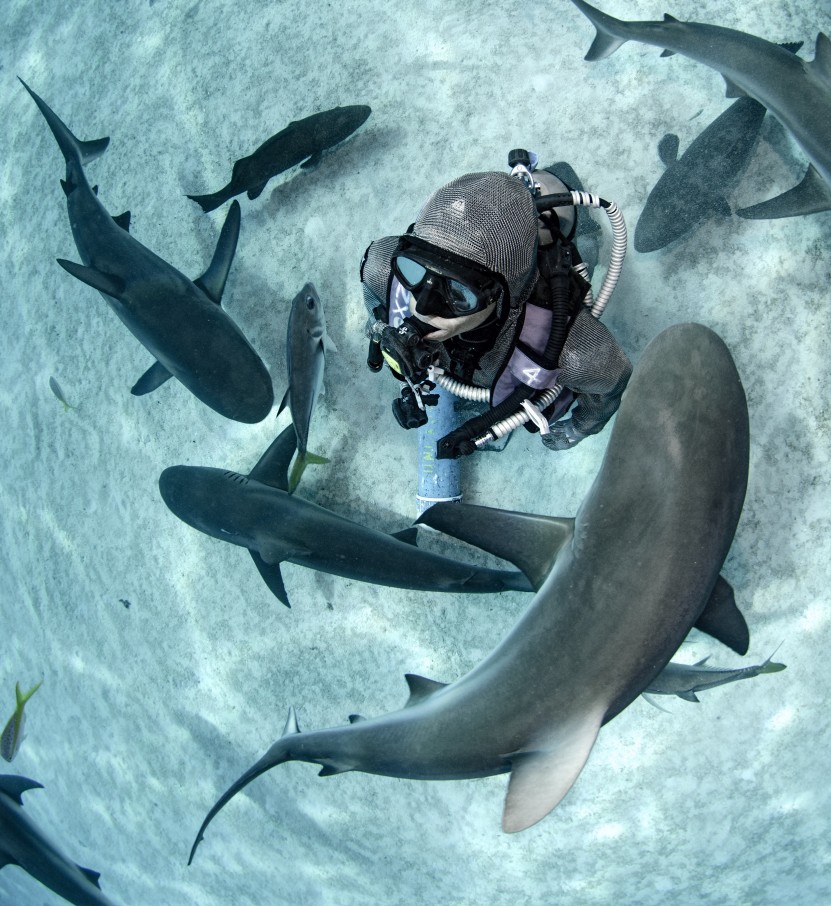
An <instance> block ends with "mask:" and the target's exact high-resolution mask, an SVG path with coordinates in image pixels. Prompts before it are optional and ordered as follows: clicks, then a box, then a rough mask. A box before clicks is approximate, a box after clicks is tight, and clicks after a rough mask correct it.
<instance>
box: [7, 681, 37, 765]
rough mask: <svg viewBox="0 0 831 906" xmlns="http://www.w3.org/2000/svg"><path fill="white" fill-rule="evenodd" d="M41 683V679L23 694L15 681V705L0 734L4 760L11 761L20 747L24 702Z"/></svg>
mask: <svg viewBox="0 0 831 906" xmlns="http://www.w3.org/2000/svg"><path fill="white" fill-rule="evenodd" d="M42 684H43V680H41V681H40V682H39V683H38V684H37V685H36V686H34V687H33V688H31V689H30V690H29V691H28V692H27V693H26V694H25V695H24V694H23V693H22V692H21V691H20V683H15V686H14V695H15V698H16V700H17V706H16V707H15V709H14V714H12V716H11V717H10V718H9V722H8V723H7V724H6V726H5V728H4V729H3V735H2V736H0V755H2V756H3V758H5V759H6V761H12V759H13V758H14V756H15V755H17V752H18V750H19V749H20V744H21V743H22V742H23V725H24V723H25V721H26V716H25V714H24V713H23V708H24V706H25V705H26V702H27V701H29V699H30V698H31V697H32V696H33V695H34V694H35V692H37V691H38V689H40V687H41V685H42Z"/></svg>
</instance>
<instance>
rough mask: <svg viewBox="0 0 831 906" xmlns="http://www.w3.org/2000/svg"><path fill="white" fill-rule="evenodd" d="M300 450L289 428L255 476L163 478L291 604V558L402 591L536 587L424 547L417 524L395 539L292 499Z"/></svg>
mask: <svg viewBox="0 0 831 906" xmlns="http://www.w3.org/2000/svg"><path fill="white" fill-rule="evenodd" d="M296 448H297V437H296V433H295V429H294V426H293V425H289V426H288V427H287V428H285V429H284V430H283V431H282V432H281V433H280V434H279V435H278V436H277V438H275V440H274V441H273V442H272V443H271V445H270V446H269V448H268V449H267V450H266V452H265V453H264V454H263V455H262V457H261V458H260V460H259V461H258V462H257V464H256V465H255V466H254V468H253V469H252V470H251V472H250V473H249V474H248V475H247V476H245V475H240V474H239V473H237V472H231V471H228V470H226V469H218V468H212V467H208V466H184V465H178V466H170V467H168V468H166V469H165V470H164V471H163V472H162V473H161V475H160V476H159V491H160V493H161V496H162V499H163V500H164V502H165V503H166V504H167V506H168V508H169V509H170V510H171V511H172V512H173V513H175V515H176V516H178V517H179V518H180V519H181V520H182V521H183V522H186V523H187V524H188V525H190V526H192V527H193V528H196V529H199V531H202V532H205V534H207V535H211V536H212V537H214V538H219V539H220V540H222V541H228V542H230V543H231V544H236V545H238V546H240V547H246V548H248V550H249V551H250V553H251V557H252V558H253V560H254V563H255V564H256V567H257V570H258V571H259V573H260V575H261V576H262V578H263V580H264V582H265V583H266V585H267V586H268V588H269V590H270V591H271V593H272V594H273V595H275V597H277V598H278V600H280V601H281V602H282V603H283V604H285V605H286V606H287V607H288V606H290V604H289V599H288V595H287V593H286V587H285V583H284V581H283V576H282V572H281V570H280V564H281V563H282V562H283V561H288V562H290V563H296V564H299V565H300V566H305V567H307V568H309V569H316V570H319V571H320V572H327V573H332V574H334V575H336V576H344V577H346V578H348V579H357V580H358V581H360V582H371V583H373V584H376V585H389V586H393V587H395V588H410V589H419V590H425V591H443V592H465V593H468V592H469V593H474V592H477V593H490V592H500V591H507V590H515V591H531V590H532V588H531V584H530V581H529V579H528V578H527V577H526V576H525V575H523V574H522V573H521V572H519V571H516V570H507V569H506V570H502V569H489V568H485V567H478V566H473V565H470V564H466V563H462V562H460V561H458V560H453V559H451V558H450V557H444V556H442V555H440V554H434V553H432V552H430V551H426V550H421V549H420V548H419V547H418V546H417V543H416V541H417V531H418V530H417V528H416V527H414V526H411V527H409V528H407V529H404V530H402V531H401V532H397V533H396V534H394V535H388V534H386V533H385V532H381V531H378V530H377V529H374V528H371V527H370V526H365V525H361V524H360V523H358V522H354V521H353V520H351V519H347V518H345V517H344V516H340V515H338V514H337V513H334V512H332V510H329V509H326V508H325V507H322V506H319V505H318V504H316V503H313V502H311V501H309V500H303V499H302V498H300V497H298V496H296V495H294V494H290V493H289V487H288V484H289V480H288V466H289V463H290V461H291V459H292V457H293V456H294V453H295V450H296Z"/></svg>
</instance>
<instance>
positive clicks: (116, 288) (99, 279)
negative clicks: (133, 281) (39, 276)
mask: <svg viewBox="0 0 831 906" xmlns="http://www.w3.org/2000/svg"><path fill="white" fill-rule="evenodd" d="M58 264H60V266H61V267H62V268H63V269H64V270H65V271H67V273H70V274H72V276H73V277H76V278H77V279H78V280H80V281H81V282H82V283H86V284H87V286H91V287H92V288H93V289H97V290H98V292H99V293H104V294H105V295H107V296H112V297H113V298H114V299H120V298H121V296H122V295H123V294H124V288H125V283H124V281H123V280H122V279H121V277H117V276H116V275H115V274H105V273H104V272H103V271H98V270H96V269H95V268H94V267H85V266H84V265H83V264H76V263H75V262H74V261H67V260H66V259H65V258H58Z"/></svg>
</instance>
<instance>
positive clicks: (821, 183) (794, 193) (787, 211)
mask: <svg viewBox="0 0 831 906" xmlns="http://www.w3.org/2000/svg"><path fill="white" fill-rule="evenodd" d="M821 211H831V186H829V185H828V183H826V182H825V180H824V179H823V178H822V177H821V176H820V175H819V173H818V172H817V170H816V168H815V167H814V165H813V164H811V165H810V166H809V167H808V172H807V173H806V174H805V178H804V179H803V180H802V182H801V183H799V185H798V186H794V187H793V188H792V189H789V190H788V191H787V192H783V193H782V194H781V195H777V196H776V198H769V199H768V200H767V201H762V202H760V203H759V204H754V205H751V206H750V207H749V208H740V209H739V210H738V211H736V213H737V214H738V215H739V217H745V218H747V219H748V220H775V219H777V218H779V217H799V216H801V215H803V214H818V213H820V212H821Z"/></svg>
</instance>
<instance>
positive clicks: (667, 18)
mask: <svg viewBox="0 0 831 906" xmlns="http://www.w3.org/2000/svg"><path fill="white" fill-rule="evenodd" d="M677 21H678V19H676V18H675V16H671V15H670V14H669V13H664V22H677Z"/></svg>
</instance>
